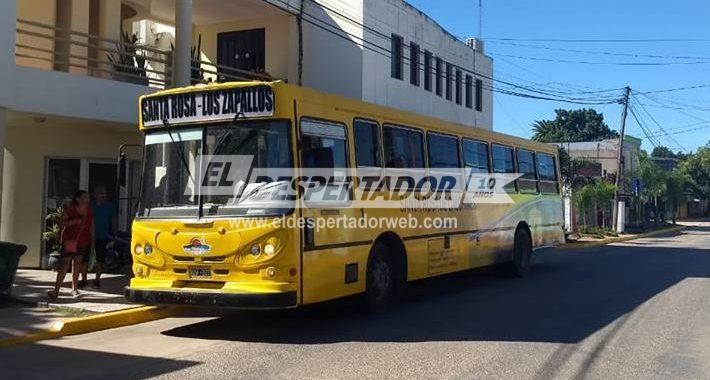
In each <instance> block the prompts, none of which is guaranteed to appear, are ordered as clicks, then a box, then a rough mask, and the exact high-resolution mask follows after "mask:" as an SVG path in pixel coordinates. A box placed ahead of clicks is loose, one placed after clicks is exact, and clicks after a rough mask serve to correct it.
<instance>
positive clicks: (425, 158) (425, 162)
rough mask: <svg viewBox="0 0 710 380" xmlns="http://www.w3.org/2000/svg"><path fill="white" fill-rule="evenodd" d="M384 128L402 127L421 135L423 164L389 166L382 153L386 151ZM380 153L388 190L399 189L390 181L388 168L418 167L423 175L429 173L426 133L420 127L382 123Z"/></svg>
mask: <svg viewBox="0 0 710 380" xmlns="http://www.w3.org/2000/svg"><path fill="white" fill-rule="evenodd" d="M385 128H392V129H402V130H405V131H412V132H415V133H419V134H420V135H421V137H422V144H421V148H422V161H423V165H424V166H423V167H421V168H391V167H389V166H388V165H387V162H386V161H387V160H386V159H385V156H384V154H385V152H386V151H385ZM382 153H383V155H382V165H383V170H384V172H383V173H384V175H385V186H386V187H387V190H389V191H392V190H394V191H399V190H400V189H399V188H395V187H393V186H392V184H391V183H390V178H389V175H388V173H387V171H388V170H395V171H396V170H407V169H418V170H422V171H423V173H424V175H425V176H427V175H429V160H428V158H429V152H428V151H427V144H426V133H425V132H424V130H423V129H421V128H416V127H410V126H406V125H401V124H395V123H388V122H384V123H382ZM415 190H420V189H415Z"/></svg>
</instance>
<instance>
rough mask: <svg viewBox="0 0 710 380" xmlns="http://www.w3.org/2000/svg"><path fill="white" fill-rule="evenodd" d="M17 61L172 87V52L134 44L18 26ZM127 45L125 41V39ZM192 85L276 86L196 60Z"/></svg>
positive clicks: (43, 27)
mask: <svg viewBox="0 0 710 380" xmlns="http://www.w3.org/2000/svg"><path fill="white" fill-rule="evenodd" d="M16 30H17V39H16V43H15V60H16V63H17V65H19V66H28V67H35V68H42V69H47V70H55V71H65V72H70V73H74V74H82V75H88V76H93V77H99V78H104V79H111V80H117V81H121V82H129V83H134V84H140V85H145V86H150V87H155V88H166V87H170V83H171V82H172V72H173V70H172V68H173V64H172V62H173V52H172V51H163V50H159V49H155V48H152V47H149V46H145V45H142V44H139V43H136V42H134V41H118V40H114V39H110V38H105V37H100V36H96V35H92V34H87V33H82V32H77V31H73V30H69V29H64V28H58V27H55V26H53V25H47V24H43V23H39V22H35V21H29V20H23V19H18V20H17V29H16ZM124 39H125V38H124ZM191 77H192V83H193V84H197V83H204V82H213V81H214V82H230V81H245V80H267V81H269V80H273V79H274V78H272V77H271V76H270V75H268V74H266V73H258V72H252V71H245V70H240V69H237V68H234V67H228V66H223V65H218V64H215V63H212V62H209V61H205V60H202V59H199V60H197V59H194V58H193V59H192V62H191Z"/></svg>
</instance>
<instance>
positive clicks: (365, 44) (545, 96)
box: [272, 0, 616, 105]
mask: <svg viewBox="0 0 710 380" xmlns="http://www.w3.org/2000/svg"><path fill="white" fill-rule="evenodd" d="M274 1H277V2H279V3H281V4H283V5H284V6H285V7H286V8H288V9H293V10H294V11H295V10H296V9H295V8H294V7H293V6H291V5H290V4H288V3H287V2H285V1H283V0H274ZM318 4H319V5H321V4H320V3H318ZM272 5H274V4H272ZM302 16H305V17H303V21H306V22H307V23H309V24H311V25H313V26H315V27H317V28H319V29H322V30H323V31H325V32H328V33H331V34H333V35H335V36H337V37H339V38H342V39H345V40H346V41H348V42H351V43H354V44H356V45H357V46H359V47H362V48H363V49H367V50H370V51H372V52H374V53H377V54H380V55H382V56H384V57H386V58H389V59H391V57H392V51H391V50H390V49H389V48H386V47H383V46H380V45H378V44H376V43H374V42H372V41H369V40H367V39H365V38H363V37H360V36H357V35H354V34H352V33H348V32H346V31H344V30H340V29H338V30H333V29H331V28H334V27H335V26H333V25H331V24H329V23H328V22H327V21H323V20H321V19H319V18H318V17H314V16H312V15H311V14H309V13H307V12H303V14H302ZM350 21H351V22H353V23H355V24H357V25H360V26H362V27H365V26H364V25H363V24H362V23H360V22H357V21H356V20H353V19H350ZM370 29H371V31H375V33H377V34H379V35H381V36H383V38H385V37H384V36H386V38H387V39H388V40H390V41H391V36H387V35H386V34H384V33H382V32H379V31H376V30H375V29H374V28H370ZM353 39H354V40H357V41H359V42H357V41H353ZM402 59H403V61H404V62H403V63H404V64H405V65H409V62H410V61H411V58H409V57H402ZM452 64H453V63H452ZM453 65H454V66H455V67H456V68H458V69H461V70H462V71H464V72H466V73H469V74H473V75H475V76H478V77H481V78H484V79H488V80H490V81H492V82H498V83H502V84H504V85H508V86H510V87H513V88H515V89H519V90H524V91H528V92H532V93H534V94H525V93H520V92H517V91H510V90H505V89H504V90H499V89H496V88H493V87H492V86H490V87H489V88H487V89H488V90H490V91H493V92H498V93H503V94H506V95H511V96H519V97H524V98H529V99H539V100H551V101H558V102H565V103H575V104H586V105H600V104H612V103H614V102H616V100H615V99H608V98H606V99H600V98H589V97H587V98H578V97H577V98H575V97H564V96H562V95H559V94H554V93H549V92H547V91H544V90H541V89H536V88H533V87H528V86H522V85H519V84H515V83H511V82H507V81H503V80H500V79H496V78H493V77H490V76H488V75H485V74H482V73H478V72H476V71H473V70H470V69H466V68H464V67H461V66H460V65H456V64H453ZM419 70H423V64H421V63H420V64H419Z"/></svg>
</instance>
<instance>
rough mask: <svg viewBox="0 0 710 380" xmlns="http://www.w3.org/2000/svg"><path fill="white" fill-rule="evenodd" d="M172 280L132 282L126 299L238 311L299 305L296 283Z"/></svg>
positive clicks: (149, 303) (142, 302) (146, 303)
mask: <svg viewBox="0 0 710 380" xmlns="http://www.w3.org/2000/svg"><path fill="white" fill-rule="evenodd" d="M176 285H177V283H175V282H172V281H150V280H140V279H135V278H134V279H132V280H131V285H130V286H127V287H126V290H125V295H126V298H127V299H128V300H130V301H132V302H136V303H141V304H144V305H188V306H210V307H225V308H241V309H284V308H291V307H296V306H297V305H298V294H297V291H296V289H295V284H288V283H279V284H273V285H265V284H244V283H226V285H225V286H224V287H223V288H222V289H221V290H217V289H207V288H203V287H197V286H196V287H179V286H176Z"/></svg>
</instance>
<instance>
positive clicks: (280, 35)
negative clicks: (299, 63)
mask: <svg viewBox="0 0 710 380" xmlns="http://www.w3.org/2000/svg"><path fill="white" fill-rule="evenodd" d="M292 18H293V17H291V16H289V15H285V14H284V15H283V16H275V17H269V18H260V19H253V20H240V21H235V22H227V23H218V24H209V25H196V26H194V27H193V41H194V42H193V44H197V39H198V36H200V35H202V54H203V60H207V61H209V62H212V63H215V64H216V63H217V35H218V34H219V33H223V32H235V31H240V30H249V29H256V28H265V29H266V41H265V42H266V59H265V62H266V72H267V73H269V74H271V75H272V76H274V77H277V78H288V77H289V66H290V65H295V64H296V62H295V61H294V59H292V58H291V57H290V55H289V51H290V50H289V45H290V44H292V43H296V42H295V41H297V40H294V38H296V36H292V35H291V34H290V28H289V23H290V22H291V19H292ZM209 69H210V70H213V69H214V68H209Z"/></svg>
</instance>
